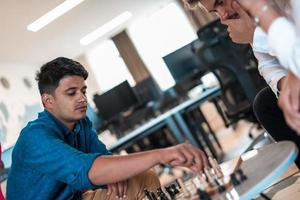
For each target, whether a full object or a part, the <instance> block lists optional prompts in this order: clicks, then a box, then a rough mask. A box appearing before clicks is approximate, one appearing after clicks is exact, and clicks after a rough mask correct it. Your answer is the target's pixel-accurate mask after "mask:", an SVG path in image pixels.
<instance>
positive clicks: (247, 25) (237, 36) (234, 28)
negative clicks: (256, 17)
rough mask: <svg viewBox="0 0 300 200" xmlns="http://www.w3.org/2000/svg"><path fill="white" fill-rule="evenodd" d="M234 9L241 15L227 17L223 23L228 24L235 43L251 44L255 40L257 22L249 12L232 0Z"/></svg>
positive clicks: (228, 29)
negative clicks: (232, 17) (233, 17)
mask: <svg viewBox="0 0 300 200" xmlns="http://www.w3.org/2000/svg"><path fill="white" fill-rule="evenodd" d="M232 7H233V9H234V10H235V11H236V12H237V14H238V15H239V17H238V18H236V19H227V20H224V21H223V23H224V24H225V25H227V26H228V28H227V31H228V32H229V36H230V38H231V39H232V41H233V42H235V43H240V44H249V43H252V42H253V35H254V30H255V23H254V21H253V19H252V18H251V17H250V16H249V15H248V13H247V12H246V11H245V10H243V8H242V7H241V6H240V5H239V4H238V3H237V2H236V1H233V2H232Z"/></svg>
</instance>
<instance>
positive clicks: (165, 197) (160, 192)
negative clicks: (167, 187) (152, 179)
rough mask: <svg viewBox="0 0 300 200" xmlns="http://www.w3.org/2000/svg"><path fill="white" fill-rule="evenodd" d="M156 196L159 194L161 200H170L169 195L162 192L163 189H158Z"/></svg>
mask: <svg viewBox="0 0 300 200" xmlns="http://www.w3.org/2000/svg"><path fill="white" fill-rule="evenodd" d="M156 194H157V196H158V198H159V200H169V198H168V197H167V195H166V194H165V193H164V192H163V191H162V189H161V188H158V189H157V190H156Z"/></svg>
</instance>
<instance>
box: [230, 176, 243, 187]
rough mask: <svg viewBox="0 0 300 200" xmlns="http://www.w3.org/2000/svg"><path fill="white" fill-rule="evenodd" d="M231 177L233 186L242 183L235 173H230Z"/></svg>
mask: <svg viewBox="0 0 300 200" xmlns="http://www.w3.org/2000/svg"><path fill="white" fill-rule="evenodd" d="M230 179H231V182H232V184H233V186H238V185H240V184H241V182H240V181H239V180H238V179H237V178H236V175H235V173H232V174H230Z"/></svg>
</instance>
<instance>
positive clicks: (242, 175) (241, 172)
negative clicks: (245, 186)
mask: <svg viewBox="0 0 300 200" xmlns="http://www.w3.org/2000/svg"><path fill="white" fill-rule="evenodd" d="M237 173H238V174H239V176H240V180H241V182H244V181H245V180H247V178H248V177H247V176H246V175H245V174H244V172H243V170H242V169H238V170H237Z"/></svg>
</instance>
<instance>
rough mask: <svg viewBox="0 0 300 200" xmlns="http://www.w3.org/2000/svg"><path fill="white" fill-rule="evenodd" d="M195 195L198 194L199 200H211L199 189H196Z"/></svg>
mask: <svg viewBox="0 0 300 200" xmlns="http://www.w3.org/2000/svg"><path fill="white" fill-rule="evenodd" d="M197 193H198V196H199V200H211V198H210V196H209V195H208V193H207V192H205V191H204V190H201V189H200V188H198V189H197Z"/></svg>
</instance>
